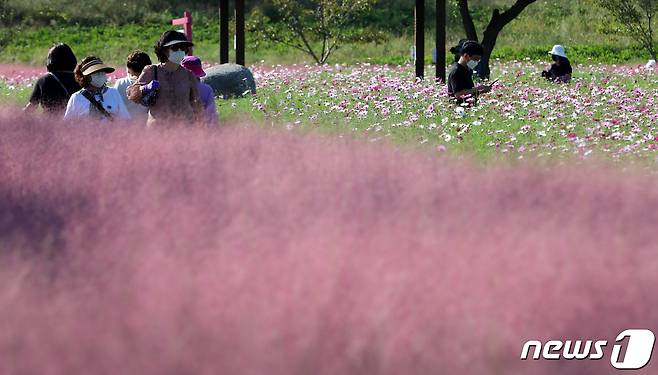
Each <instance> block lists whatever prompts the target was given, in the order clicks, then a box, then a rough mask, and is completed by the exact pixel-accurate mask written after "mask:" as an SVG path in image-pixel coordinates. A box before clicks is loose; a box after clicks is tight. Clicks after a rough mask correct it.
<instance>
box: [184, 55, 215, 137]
mask: <svg viewBox="0 0 658 375" xmlns="http://www.w3.org/2000/svg"><path fill="white" fill-rule="evenodd" d="M181 66H182V67H183V68H185V69H187V70H189V71H190V72H192V73H193V74H194V75H195V76H196V77H197V80H198V81H199V83H198V89H199V97H200V98H201V103H202V104H203V108H204V113H205V122H206V123H207V124H209V125H217V124H219V118H218V116H217V107H216V105H215V94H214V92H213V89H212V87H210V86H208V85H206V84H205V83H203V82H201V78H202V77H205V76H206V72H205V71H204V70H203V67H202V66H201V59H200V58H198V57H196V56H185V58H183V61H181Z"/></svg>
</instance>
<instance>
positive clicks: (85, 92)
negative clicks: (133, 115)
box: [81, 89, 114, 121]
mask: <svg viewBox="0 0 658 375" xmlns="http://www.w3.org/2000/svg"><path fill="white" fill-rule="evenodd" d="M81 92H82V96H84V97H85V98H87V100H89V102H90V103H91V104H92V105H93V106H94V107H96V109H97V110H98V111H99V112H100V113H101V114H102V115H103V116H105V117H106V118H107V119H108V120H110V121H112V120H114V119H113V118H112V114H111V113H110V112H108V111H107V110H106V109H105V107H103V105H102V104H101V103H99V102H98V100H96V98H95V97H94V95H93V94H92V93H91V92H89V90H87V89H82V91H81Z"/></svg>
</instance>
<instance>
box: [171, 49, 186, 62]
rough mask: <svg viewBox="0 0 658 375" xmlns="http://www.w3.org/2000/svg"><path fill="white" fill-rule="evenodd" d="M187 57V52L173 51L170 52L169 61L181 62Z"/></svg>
mask: <svg viewBox="0 0 658 375" xmlns="http://www.w3.org/2000/svg"><path fill="white" fill-rule="evenodd" d="M183 58H185V52H183V51H171V52H169V61H171V62H172V63H174V64H180V63H181V61H183Z"/></svg>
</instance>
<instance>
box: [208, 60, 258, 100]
mask: <svg viewBox="0 0 658 375" xmlns="http://www.w3.org/2000/svg"><path fill="white" fill-rule="evenodd" d="M205 70H206V74H207V75H206V76H205V77H203V83H206V84H208V85H210V87H212V88H213V90H214V91H215V95H216V96H221V97H223V98H225V99H226V98H231V97H241V96H245V95H249V94H256V80H254V75H253V74H252V73H251V71H250V70H249V69H247V68H245V67H244V66H242V65H237V64H222V65H217V66H213V67H211V68H208V69H205Z"/></svg>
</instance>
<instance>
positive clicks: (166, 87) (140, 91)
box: [127, 31, 203, 127]
mask: <svg viewBox="0 0 658 375" xmlns="http://www.w3.org/2000/svg"><path fill="white" fill-rule="evenodd" d="M193 45H194V44H193V43H192V42H190V41H188V40H187V37H186V36H185V34H183V33H180V32H178V31H166V32H165V33H163V34H162V36H161V37H160V40H158V42H157V43H156V45H155V54H156V55H157V57H158V60H159V61H160V64H157V65H151V66H147V67H146V68H144V71H143V72H142V74H140V76H139V78H138V79H137V82H135V83H134V84H132V85H130V86H128V89H127V94H128V99H130V100H132V101H134V102H136V103H142V104H143V105H147V106H148V108H149V114H148V120H147V125H148V126H149V127H152V126H168V125H175V124H176V123H181V124H190V123H194V122H196V121H198V120H201V119H202V112H203V107H202V105H201V102H200V99H199V89H198V85H197V83H198V81H197V78H196V77H195V76H194V74H192V73H191V72H190V71H188V70H187V69H185V68H183V67H182V66H181V65H180V64H181V62H182V61H183V58H184V57H185V53H186V51H187V50H188V49H189V47H191V46H193Z"/></svg>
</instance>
